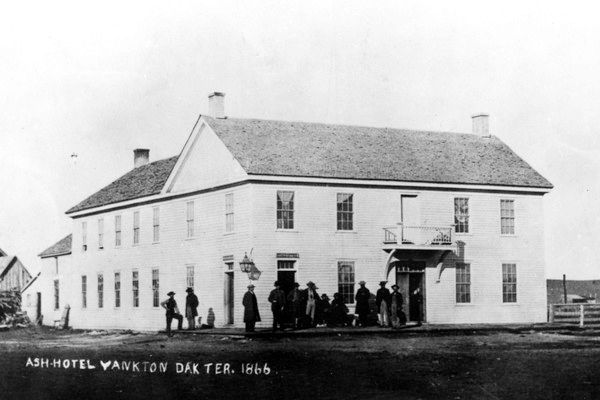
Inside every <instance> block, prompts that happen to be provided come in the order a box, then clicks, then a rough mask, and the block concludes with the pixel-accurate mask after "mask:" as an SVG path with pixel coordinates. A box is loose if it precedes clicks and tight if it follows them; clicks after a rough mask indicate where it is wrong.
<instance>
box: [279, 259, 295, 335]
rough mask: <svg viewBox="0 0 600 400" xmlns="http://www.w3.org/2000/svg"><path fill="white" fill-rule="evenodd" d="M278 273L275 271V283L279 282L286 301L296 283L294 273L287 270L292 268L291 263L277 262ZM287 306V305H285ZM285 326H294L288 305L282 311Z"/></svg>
mask: <svg viewBox="0 0 600 400" xmlns="http://www.w3.org/2000/svg"><path fill="white" fill-rule="evenodd" d="M277 264H278V265H277V267H278V271H277V281H278V282H279V287H281V290H283V292H284V293H285V298H286V299H287V296H288V294H289V293H290V292H291V291H292V289H294V283H296V271H294V270H291V271H290V270H289V268H291V267H293V265H294V264H293V261H292V262H290V261H279V262H278V263H277ZM286 304H287V303H286ZM282 322H283V323H284V324H286V325H288V324H289V325H293V324H294V316H293V315H292V312H291V308H290V305H289V304H287V305H286V308H285V310H284V315H283V321H282Z"/></svg>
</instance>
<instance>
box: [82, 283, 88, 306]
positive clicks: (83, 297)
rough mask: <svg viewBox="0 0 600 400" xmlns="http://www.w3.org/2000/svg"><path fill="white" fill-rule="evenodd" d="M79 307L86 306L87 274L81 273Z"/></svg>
mask: <svg viewBox="0 0 600 400" xmlns="http://www.w3.org/2000/svg"><path fill="white" fill-rule="evenodd" d="M81 308H87V275H81Z"/></svg>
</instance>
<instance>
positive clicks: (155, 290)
mask: <svg viewBox="0 0 600 400" xmlns="http://www.w3.org/2000/svg"><path fill="white" fill-rule="evenodd" d="M151 287H152V307H155V308H158V307H159V306H160V293H159V290H160V272H159V270H158V268H152V286H151Z"/></svg>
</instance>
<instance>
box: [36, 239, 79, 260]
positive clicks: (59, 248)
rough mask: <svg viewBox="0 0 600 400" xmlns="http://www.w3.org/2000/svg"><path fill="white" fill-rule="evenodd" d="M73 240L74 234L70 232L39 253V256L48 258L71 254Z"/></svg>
mask: <svg viewBox="0 0 600 400" xmlns="http://www.w3.org/2000/svg"><path fill="white" fill-rule="evenodd" d="M72 242H73V235H72V234H69V235H67V236H65V237H64V238H62V239H60V240H59V241H58V242H56V243H54V244H53V245H52V246H50V247H48V248H47V249H46V250H44V251H42V252H41V253H40V254H38V257H41V258H46V257H54V256H63V255H66V254H71V244H72Z"/></svg>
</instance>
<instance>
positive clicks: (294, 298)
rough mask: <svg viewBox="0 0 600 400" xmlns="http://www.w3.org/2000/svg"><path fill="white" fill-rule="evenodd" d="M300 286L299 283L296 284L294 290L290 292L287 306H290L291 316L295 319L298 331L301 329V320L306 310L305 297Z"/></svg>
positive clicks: (295, 326)
mask: <svg viewBox="0 0 600 400" xmlns="http://www.w3.org/2000/svg"><path fill="white" fill-rule="evenodd" d="M299 286H300V284H298V282H296V283H294V288H293V289H292V290H290V292H289V293H288V296H287V304H288V305H289V308H290V313H291V316H292V318H293V319H294V328H296V329H298V328H299V327H300V318H302V314H303V313H304V308H303V307H302V297H303V296H302V291H301V290H300V289H299Z"/></svg>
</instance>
